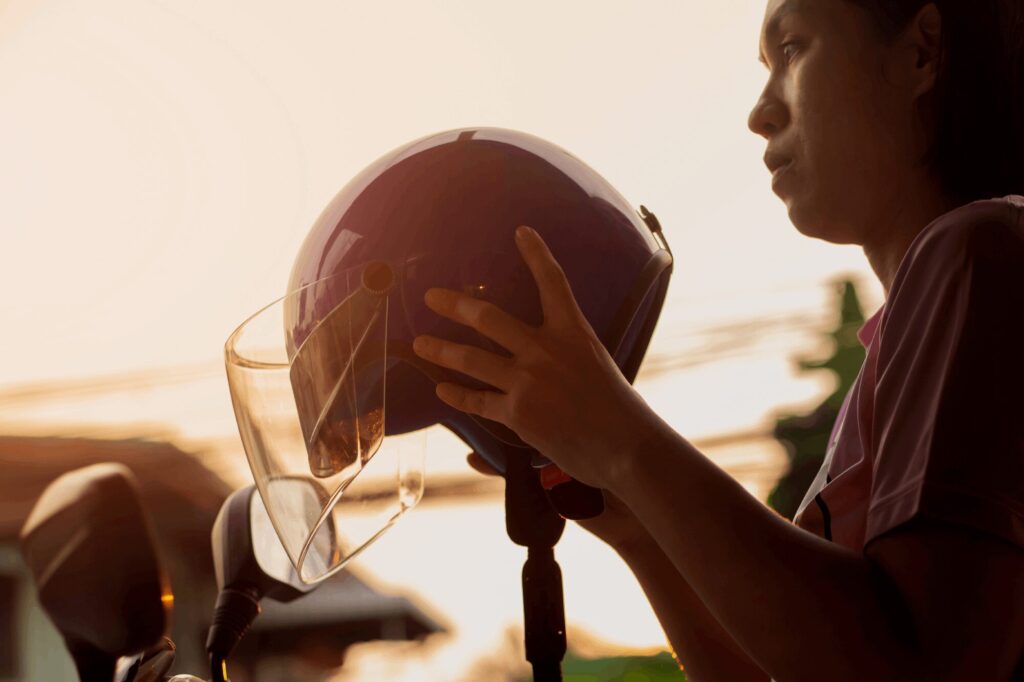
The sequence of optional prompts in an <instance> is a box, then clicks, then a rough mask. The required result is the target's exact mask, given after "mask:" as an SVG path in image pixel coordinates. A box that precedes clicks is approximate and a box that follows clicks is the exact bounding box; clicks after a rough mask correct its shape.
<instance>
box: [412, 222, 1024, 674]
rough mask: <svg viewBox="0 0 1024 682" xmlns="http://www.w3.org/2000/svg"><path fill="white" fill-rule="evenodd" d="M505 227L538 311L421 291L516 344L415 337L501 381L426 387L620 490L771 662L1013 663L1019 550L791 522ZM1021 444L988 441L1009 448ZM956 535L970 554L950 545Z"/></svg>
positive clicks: (544, 256)
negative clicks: (692, 432)
mask: <svg viewBox="0 0 1024 682" xmlns="http://www.w3.org/2000/svg"><path fill="white" fill-rule="evenodd" d="M517 239H518V241H517V244H518V246H519V248H520V251H521V253H522V254H523V258H524V260H525V261H526V263H527V265H528V266H529V267H530V270H531V271H532V273H533V275H534V278H535V280H536V281H537V285H538V289H539V292H540V298H541V305H542V307H543V309H544V322H543V324H542V325H541V326H540V327H530V326H527V325H525V324H523V323H522V322H521V321H519V320H516V319H515V318H513V317H511V316H510V315H508V314H507V313H505V312H504V311H502V310H500V309H499V308H496V307H495V306H493V305H492V304H490V303H487V302H484V301H480V300H477V299H474V298H472V297H470V296H467V295H465V294H462V293H460V292H452V291H441V290H432V291H430V292H428V294H427V298H426V301H427V304H428V305H429V306H430V307H431V308H432V309H434V310H435V311H437V312H438V313H439V314H441V315H444V316H446V317H449V318H451V319H453V320H456V321H458V322H462V323H463V324H467V325H469V326H471V327H473V328H474V329H476V330H477V331H479V332H480V333H481V334H483V335H484V336H487V337H488V338H490V339H492V340H493V341H495V342H497V343H498V344H500V345H501V346H503V347H504V348H506V349H507V350H508V351H509V352H510V353H511V356H510V357H501V356H498V355H495V354H493V353H489V352H487V351H483V350H481V349H479V348H476V347H471V346H460V345H459V344H453V343H451V342H447V341H443V340H440V339H434V338H430V337H419V338H417V340H416V344H414V348H415V350H416V352H417V353H419V354H420V355H421V356H422V357H424V358H425V359H427V360H430V361H432V362H435V363H437V364H439V365H441V366H443V367H448V368H450V369H454V370H456V371H459V372H461V373H463V374H466V375H469V376H471V377H474V378H476V379H479V380H480V381H482V382H484V383H486V384H488V385H490V386H493V387H494V388H495V389H496V390H493V391H492V390H477V389H471V388H468V387H465V386H460V385H457V384H448V383H445V384H439V385H438V387H437V395H438V397H440V398H441V399H442V400H443V401H444V402H446V403H448V404H449V405H451V406H452V407H454V408H456V409H459V410H462V411H464V412H469V413H472V414H476V415H479V416H481V417H484V418H486V419H491V420H494V421H498V422H501V423H502V424H505V425H506V426H508V427H509V428H511V429H512V430H513V431H515V432H516V433H517V434H518V435H519V437H520V438H521V439H522V440H523V441H525V442H526V443H528V444H529V445H530V446H531V447H533V448H534V449H536V450H537V451H539V452H542V453H544V454H545V455H546V456H547V457H548V458H550V459H551V460H552V461H554V462H555V463H556V464H558V465H559V466H560V467H561V468H562V469H563V470H564V471H565V472H566V473H568V474H569V475H571V476H573V477H575V478H576V479H578V480H580V481H582V482H584V483H588V484H590V485H593V486H596V487H600V488H604V489H608V490H611V491H612V493H614V494H615V495H617V496H618V497H619V498H621V499H622V500H623V501H624V502H625V503H626V505H628V506H629V507H630V508H631V509H632V510H633V511H634V512H635V513H636V515H637V517H638V518H639V520H640V522H641V523H642V524H643V525H644V526H645V527H646V529H647V530H648V531H649V532H650V534H651V536H652V537H653V538H654V540H655V542H657V543H658V544H659V545H660V546H661V548H662V549H663V550H664V552H665V554H666V556H667V557H668V558H669V560H670V561H671V562H672V564H673V565H674V566H675V567H676V569H677V570H678V571H679V573H680V574H681V575H682V577H683V578H684V579H685V581H686V582H687V583H688V584H689V585H690V587H691V588H692V589H693V591H694V593H695V594H696V595H697V596H698V597H699V598H700V600H701V601H702V602H703V603H704V604H705V605H706V606H707V608H708V611H709V612H710V613H711V614H712V615H713V616H714V618H715V619H716V620H717V621H718V622H719V623H720V624H721V625H722V627H724V628H725V630H726V631H728V632H729V633H730V634H731V635H732V636H733V638H735V640H736V641H737V643H738V644H739V645H740V647H742V649H743V650H744V651H746V652H748V653H749V654H750V657H751V658H752V659H754V661H755V662H756V663H757V664H758V665H759V666H760V667H761V668H762V669H764V670H765V671H767V672H768V673H770V674H771V675H772V676H773V677H774V678H776V679H781V680H785V681H786V682H793V681H799V680H821V679H829V680H846V679H849V680H863V679H871V680H900V681H905V680H944V679H964V677H963V675H964V674H965V673H966V674H967V675H968V677H967V679H985V680H998V679H1007V678H1009V676H1010V675H1011V674H1012V668H1007V667H1006V666H1008V665H1012V661H1013V658H1014V657H1016V656H1018V655H1019V654H1020V653H1021V652H1020V651H1019V648H1020V642H1024V609H1021V608H1019V605H1020V603H1021V597H1022V595H1024V586H1022V584H1021V583H1022V581H1021V576H1024V551H1021V549H1020V548H1019V547H1017V546H1014V545H1011V544H1010V543H1009V542H1003V541H1001V540H997V539H994V538H989V537H988V536H985V535H983V534H981V533H979V532H973V533H972V532H964V531H958V530H955V529H954V527H953V526H952V525H951V524H938V523H937V524H935V527H934V528H932V527H929V530H928V532H924V531H922V530H921V529H920V528H914V527H913V526H910V525H909V524H903V525H900V526H899V527H896V528H894V529H892V530H893V533H892V535H891V536H889V535H884V536H881V537H879V538H878V539H876V540H875V541H874V542H873V543H871V544H869V545H868V547H867V549H866V551H867V553H866V554H863V553H858V552H854V551H852V550H850V549H848V548H845V547H842V546H840V545H837V544H835V543H832V542H829V541H827V540H824V539H823V538H819V537H817V536H815V535H812V534H811V533H809V532H807V531H805V530H802V529H800V528H798V527H796V526H794V525H792V524H790V523H788V522H786V521H785V520H783V519H782V518H780V517H779V516H777V515H776V514H774V513H773V512H771V511H770V510H769V509H767V508H766V507H765V506H764V505H762V504H761V503H760V502H758V501H757V500H756V499H754V498H753V497H752V496H751V495H750V494H749V493H747V492H746V490H744V489H743V487H742V486H740V485H739V484H738V483H737V482H736V481H735V480H733V479H732V478H731V477H730V476H729V475H728V474H726V473H725V472H724V471H722V470H721V469H719V468H718V467H717V466H715V465H714V464H713V463H712V462H711V461H710V460H708V459H707V458H706V457H704V456H703V455H702V454H701V453H700V452H698V451H697V450H696V449H695V448H694V447H693V446H692V445H690V443H688V442H687V441H686V440H685V439H684V438H683V437H682V436H680V435H679V434H677V433H675V431H673V430H672V429H671V428H670V427H669V426H668V425H667V424H665V423H664V422H663V421H662V420H661V419H659V418H658V417H657V415H655V414H654V413H653V412H652V411H651V409H650V407H649V406H647V405H646V403H644V401H643V400H642V398H641V397H640V396H639V394H637V393H636V391H634V390H633V388H632V387H631V386H630V385H629V384H628V382H627V381H626V380H625V378H624V377H623V376H622V374H621V372H620V371H619V369H618V367H617V366H616V365H615V363H614V361H613V359H612V358H611V356H610V355H609V353H608V352H607V350H606V349H605V348H604V347H603V345H602V344H601V341H600V340H599V339H598V338H597V336H596V334H595V333H594V331H593V329H591V327H590V325H589V323H588V322H587V320H586V318H585V317H584V315H583V313H582V311H580V309H579V307H578V305H577V304H576V301H575V299H574V298H573V296H572V290H571V288H570V286H569V283H568V280H567V279H566V278H565V274H564V273H563V272H562V270H561V268H560V267H559V265H558V263H557V262H556V261H555V260H554V258H553V257H552V256H551V253H550V251H548V249H547V247H546V246H545V244H544V243H543V241H542V240H541V239H540V238H539V236H538V235H536V233H534V232H533V231H531V230H529V229H525V230H519V231H518V232H517ZM1018 274H1019V273H1018ZM1018 308H1019V306H1018ZM1008 309H1013V310H1015V309H1017V308H1008ZM1013 338H1019V336H1017V337H1013ZM1008 390H1009V389H1008ZM1012 392H1015V393H1013V394H1014V395H1016V394H1017V393H1019V384H1018V385H1015V386H1013V387H1012ZM1018 437H1019V436H1018ZM1008 443H1009V441H1008ZM1016 443H1018V441H1013V442H1012V443H1010V444H1009V445H1005V448H1008V449H1005V451H1004V450H1000V451H999V452H996V453H994V454H993V453H987V454H989V455H990V456H992V457H995V458H997V459H998V458H999V457H1012V456H1013V453H1016V452H1017V450H1016V449H1015V448H1016ZM989 447H992V446H991V444H989ZM623 453H628V454H623ZM964 454H965V456H968V455H973V454H974V453H970V451H967V452H966V453H964ZM981 454H986V453H981ZM1018 499H1019V498H1016V497H1012V496H1011V500H1010V502H1011V504H1019V502H1016V500H1018ZM1015 518H1019V517H1015ZM965 535H966V536H969V537H970V541H971V545H970V546H971V554H970V556H967V557H964V556H958V554H959V553H962V551H963V547H964V542H963V538H964V536H965ZM922 586H927V587H926V588H924V587H922ZM936 603H942V604H943V609H944V610H943V613H944V616H945V617H944V618H943V619H941V620H939V621H938V622H935V619H934V618H931V619H929V617H928V616H929V614H933V613H934V611H932V610H931V609H934V605H935V604H936ZM974 608H978V609H981V611H982V613H981V615H980V616H978V615H976V614H975V613H973V612H972V609H974ZM1008 649H1009V651H1008ZM1015 649H1016V650H1015ZM1007 661H1010V663H1007Z"/></svg>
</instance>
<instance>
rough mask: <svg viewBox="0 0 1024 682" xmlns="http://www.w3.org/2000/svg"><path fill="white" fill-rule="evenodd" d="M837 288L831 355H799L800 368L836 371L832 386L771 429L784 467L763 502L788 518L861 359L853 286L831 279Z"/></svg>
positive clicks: (822, 452)
mask: <svg viewBox="0 0 1024 682" xmlns="http://www.w3.org/2000/svg"><path fill="white" fill-rule="evenodd" d="M836 289H837V297H836V308H837V310H836V313H837V315H836V317H837V318H838V322H837V323H836V325H835V326H834V327H833V328H832V329H831V330H829V331H828V332H827V333H826V339H827V340H828V341H829V342H830V343H831V345H832V354H831V355H830V356H828V357H827V358H825V359H824V360H810V359H806V358H804V359H800V360H798V367H799V368H800V370H801V371H802V372H814V371H818V370H828V371H830V372H831V373H832V374H833V375H834V376H835V379H836V388H835V390H834V391H833V392H832V393H831V394H830V395H829V396H828V397H827V398H825V400H824V401H823V402H822V403H821V404H820V405H818V406H817V407H816V408H814V409H813V410H812V411H811V412H810V413H808V414H801V415H786V416H783V417H781V418H780V419H779V420H778V421H776V423H775V429H774V432H773V433H774V436H775V438H776V440H778V441H779V442H780V443H782V445H783V446H784V447H785V448H786V454H787V455H788V457H789V469H788V470H787V471H786V473H785V474H784V475H783V476H782V478H780V479H779V482H778V484H777V485H776V486H775V489H774V490H772V492H771V494H770V495H769V496H768V504H769V506H771V507H772V508H773V509H775V510H776V511H777V512H779V513H780V514H782V515H783V516H785V517H786V518H790V519H791V518H793V516H794V515H795V514H796V510H797V507H798V506H799V505H800V502H801V500H803V497H804V493H806V492H807V488H808V487H810V485H811V481H813V480H814V477H815V475H816V474H817V473H818V470H819V469H820V468H821V463H822V461H823V460H824V459H825V450H826V448H827V446H828V438H829V435H831V432H832V425H833V424H834V422H835V420H836V418H837V417H838V415H839V408H840V407H841V406H842V403H843V399H844V398H845V397H846V394H847V392H848V391H849V390H850V388H851V387H852V386H853V382H854V381H855V380H856V378H857V373H858V372H859V371H860V366H861V364H862V363H863V362H864V347H863V346H862V345H861V344H860V341H859V340H858V339H857V331H858V330H859V329H860V328H861V326H863V324H864V322H865V320H864V312H863V310H862V308H861V304H860V299H859V297H858V296H857V289H856V287H855V286H854V283H853V282H852V281H850V280H841V281H839V282H836Z"/></svg>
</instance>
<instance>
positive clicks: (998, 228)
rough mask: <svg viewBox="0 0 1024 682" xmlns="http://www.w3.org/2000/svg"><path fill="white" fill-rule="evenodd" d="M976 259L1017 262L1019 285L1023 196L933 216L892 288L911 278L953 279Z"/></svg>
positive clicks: (1023, 245)
mask: <svg viewBox="0 0 1024 682" xmlns="http://www.w3.org/2000/svg"><path fill="white" fill-rule="evenodd" d="M979 259H980V260H985V261H991V260H996V261H999V262H1014V261H1017V262H1018V264H1019V265H1020V266H1021V268H1022V270H1021V278H1022V279H1021V281H1022V284H1024V197H1022V196H1018V195H1009V196H1005V197H1000V198H997V199H985V200H981V201H973V202H971V203H969V204H965V205H963V206H960V207H958V208H955V209H953V210H951V211H949V212H947V213H945V214H943V215H941V216H939V217H938V218H936V219H935V220H934V221H932V222H931V223H930V224H929V225H928V226H927V227H926V228H925V229H924V230H922V231H921V233H920V234H918V236H917V238H916V239H915V240H914V242H913V243H912V244H911V245H910V248H909V249H908V250H907V253H906V255H905V256H904V258H903V261H902V263H901V264H900V267H899V270H898V271H897V274H896V279H895V280H894V282H893V290H894V291H895V290H896V289H897V288H898V285H900V284H902V283H903V280H905V279H907V278H908V277H909V278H915V279H916V278H917V277H916V275H921V274H925V275H926V277H927V279H930V280H933V281H934V280H935V279H936V278H942V277H945V276H953V275H955V274H956V273H957V272H962V271H964V270H965V269H967V268H968V266H969V265H970V264H971V263H974V262H977V261H978V260H979ZM922 270H925V271H926V272H925V273H922V272H921V271H922Z"/></svg>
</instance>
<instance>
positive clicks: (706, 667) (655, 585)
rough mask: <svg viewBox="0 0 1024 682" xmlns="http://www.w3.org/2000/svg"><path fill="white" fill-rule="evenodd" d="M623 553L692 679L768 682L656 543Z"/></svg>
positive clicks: (698, 680) (645, 544) (688, 676)
mask: <svg viewBox="0 0 1024 682" xmlns="http://www.w3.org/2000/svg"><path fill="white" fill-rule="evenodd" d="M619 555H620V556H621V557H622V559H623V560H624V561H625V562H626V564H627V565H628V566H629V567H630V570H632V571H633V575H634V576H636V579H637V582H639V583H640V587H641V588H643V591H644V593H645V594H646V595H647V600H648V601H649V602H650V604H651V607H652V608H653V609H654V613H655V615H657V617H658V622H660V623H661V627H662V629H663V630H664V631H665V636H666V637H667V638H668V641H669V644H670V645H671V646H672V649H673V651H674V652H675V655H676V658H677V659H678V660H679V662H680V663H681V664H682V666H683V669H684V670H685V671H686V675H687V678H688V679H690V680H693V681H694V682H706V681H710V682H715V681H716V680H734V681H735V682H748V681H749V682H754V681H755V680H756V681H757V682H765V681H766V680H768V675H767V674H766V673H765V672H764V671H763V670H761V669H760V668H759V667H758V666H757V664H755V663H754V662H753V661H752V660H751V659H750V657H749V656H747V655H746V654H745V653H744V652H743V650H742V649H740V647H739V645H737V644H736V641H735V640H734V639H733V638H732V637H731V636H730V635H729V633H727V632H726V631H725V630H724V629H723V628H722V626H721V625H720V624H719V623H718V621H717V620H715V618H714V616H712V615H711V613H710V612H709V611H708V609H707V607H706V606H705V605H704V603H703V602H701V600H700V598H699V597H698V596H697V595H696V593H695V592H694V591H693V589H691V588H690V586H689V585H688V584H687V583H686V581H685V580H684V579H683V577H682V576H681V575H680V573H679V571H678V570H676V567H675V566H674V565H673V564H672V562H671V561H670V560H669V558H668V557H667V556H665V553H664V552H663V551H662V550H661V548H660V547H658V545H657V544H655V543H654V542H653V540H652V541H648V542H645V543H641V544H640V545H638V546H635V547H631V548H630V549H628V550H623V551H620V552H619Z"/></svg>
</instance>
